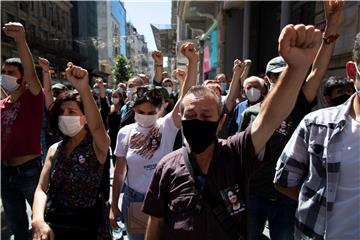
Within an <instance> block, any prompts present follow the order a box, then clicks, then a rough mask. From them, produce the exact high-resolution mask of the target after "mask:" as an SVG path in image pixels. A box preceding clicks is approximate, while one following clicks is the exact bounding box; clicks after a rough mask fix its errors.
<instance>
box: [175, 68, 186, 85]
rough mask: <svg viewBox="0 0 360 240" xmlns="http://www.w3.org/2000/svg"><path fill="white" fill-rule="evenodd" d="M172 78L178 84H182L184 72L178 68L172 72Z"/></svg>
mask: <svg viewBox="0 0 360 240" xmlns="http://www.w3.org/2000/svg"><path fill="white" fill-rule="evenodd" d="M173 77H174V78H175V79H177V80H179V82H184V80H185V77H186V72H185V71H184V70H182V69H180V68H177V69H175V70H174V71H173Z"/></svg>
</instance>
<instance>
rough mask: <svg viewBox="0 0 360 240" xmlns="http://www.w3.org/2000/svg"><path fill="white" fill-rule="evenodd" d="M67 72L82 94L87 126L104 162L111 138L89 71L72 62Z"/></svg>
mask: <svg viewBox="0 0 360 240" xmlns="http://www.w3.org/2000/svg"><path fill="white" fill-rule="evenodd" d="M65 72H66V77H67V79H68V80H69V81H70V82H71V84H72V85H73V86H74V87H75V88H76V89H77V90H78V92H79V94H80V97H81V101H82V102H83V105H84V112H85V116H86V121H87V126H88V128H89V130H90V132H91V135H92V137H93V145H94V150H95V153H96V156H97V159H98V161H99V162H100V163H101V164H104V163H105V159H106V155H107V151H108V149H109V145H110V138H109V135H108V134H107V133H106V130H105V127H104V124H103V122H102V119H101V115H100V112H99V109H98V108H97V106H96V103H95V100H94V98H93V96H92V94H91V91H90V86H89V79H88V72H87V71H86V70H85V69H83V68H81V67H77V66H75V65H73V64H72V63H68V67H67V69H66V71H65Z"/></svg>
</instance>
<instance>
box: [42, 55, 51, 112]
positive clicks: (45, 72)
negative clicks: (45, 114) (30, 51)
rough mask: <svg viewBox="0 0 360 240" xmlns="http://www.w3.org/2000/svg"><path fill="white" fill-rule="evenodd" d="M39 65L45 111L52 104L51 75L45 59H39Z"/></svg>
mask: <svg viewBox="0 0 360 240" xmlns="http://www.w3.org/2000/svg"><path fill="white" fill-rule="evenodd" d="M39 65H40V67H41V68H42V76H43V84H44V94H45V106H46V108H47V109H49V107H50V106H51V105H52V104H53V103H54V97H53V93H52V91H51V74H50V70H49V65H50V64H49V61H48V60H47V59H46V58H41V57H39Z"/></svg>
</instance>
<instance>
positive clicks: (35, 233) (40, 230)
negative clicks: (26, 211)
mask: <svg viewBox="0 0 360 240" xmlns="http://www.w3.org/2000/svg"><path fill="white" fill-rule="evenodd" d="M32 239H33V240H54V239H55V235H54V232H53V230H52V229H51V228H50V226H49V225H48V224H46V222H44V221H36V222H33V223H32Z"/></svg>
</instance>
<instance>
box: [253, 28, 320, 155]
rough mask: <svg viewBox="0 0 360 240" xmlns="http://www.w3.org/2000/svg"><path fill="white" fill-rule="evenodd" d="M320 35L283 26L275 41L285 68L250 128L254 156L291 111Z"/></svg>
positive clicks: (306, 29) (316, 48) (303, 29)
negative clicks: (285, 64)
mask: <svg viewBox="0 0 360 240" xmlns="http://www.w3.org/2000/svg"><path fill="white" fill-rule="evenodd" d="M320 39H321V32H320V31H319V30H318V29H315V28H314V26H305V25H303V24H299V25H296V26H294V25H292V24H290V25H287V26H286V27H285V28H284V29H283V30H282V31H281V34H280V37H279V53H280V55H281V56H282V57H283V58H284V60H285V61H286V63H287V67H286V68H285V70H284V71H283V73H282V74H281V75H280V77H279V80H278V83H277V85H276V86H275V88H274V89H273V91H271V92H270V95H268V96H267V98H266V99H265V101H264V102H263V103H262V104H261V110H260V113H259V115H258V116H257V117H256V119H255V120H254V123H253V124H252V127H251V135H252V141H253V144H254V147H255V152H256V153H259V152H260V151H261V150H262V149H263V148H264V146H265V144H266V142H267V141H268V139H269V138H270V137H271V135H272V134H273V133H274V131H275V130H276V129H277V128H278V127H279V125H280V123H281V121H282V120H283V119H285V118H286V117H287V116H288V115H289V114H290V112H291V110H292V109H293V107H294V105H295V102H296V99H297V96H298V94H299V91H300V88H301V86H302V84H303V82H304V80H305V78H306V74H307V71H308V69H309V67H310V65H311V63H312V62H313V60H314V58H315V55H316V53H317V50H318V47H319V43H320Z"/></svg>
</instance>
